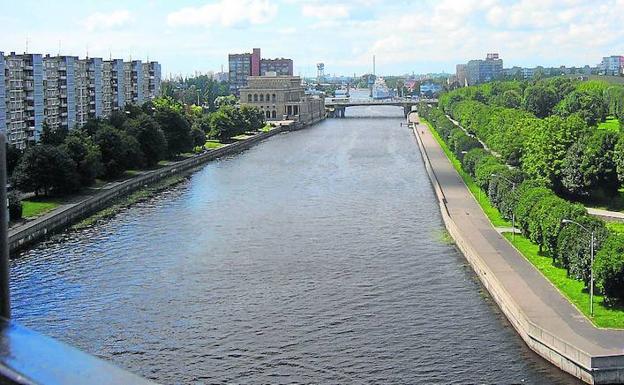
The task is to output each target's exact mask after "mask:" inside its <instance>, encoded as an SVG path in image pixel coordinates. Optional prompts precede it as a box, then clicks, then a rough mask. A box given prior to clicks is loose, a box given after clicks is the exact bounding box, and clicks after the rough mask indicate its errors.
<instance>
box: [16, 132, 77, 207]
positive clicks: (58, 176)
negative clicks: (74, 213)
mask: <svg viewBox="0 0 624 385" xmlns="http://www.w3.org/2000/svg"><path fill="white" fill-rule="evenodd" d="M13 183H14V185H15V186H16V187H17V188H18V189H20V190H22V191H27V192H28V191H34V192H35V194H36V195H38V194H39V193H40V192H43V193H44V194H45V195H48V194H50V193H51V192H53V193H55V194H62V193H66V192H72V191H75V190H77V188H78V187H79V176H78V173H77V172H76V164H75V163H74V162H73V161H72V159H71V158H70V157H69V155H67V153H66V152H64V151H62V150H61V149H59V148H57V147H54V146H51V145H48V144H42V145H37V146H33V147H31V148H29V149H27V150H26V151H25V152H24V156H23V157H22V159H21V160H20V163H19V164H18V165H17V167H16V168H15V172H14V174H13Z"/></svg>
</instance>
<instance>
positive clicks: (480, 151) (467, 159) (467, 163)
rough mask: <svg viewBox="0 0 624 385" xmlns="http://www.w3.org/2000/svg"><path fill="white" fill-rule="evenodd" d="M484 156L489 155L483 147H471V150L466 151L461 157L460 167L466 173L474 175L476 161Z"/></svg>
mask: <svg viewBox="0 0 624 385" xmlns="http://www.w3.org/2000/svg"><path fill="white" fill-rule="evenodd" d="M486 156H491V155H490V153H489V152H487V150H485V149H484V148H473V149H472V150H470V151H468V153H466V155H464V157H463V158H462V168H463V169H464V171H466V172H467V173H468V174H470V175H472V176H474V175H475V167H476V166H477V163H479V162H480V161H481V159H483V158H485V157H486Z"/></svg>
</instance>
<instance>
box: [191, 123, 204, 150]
mask: <svg viewBox="0 0 624 385" xmlns="http://www.w3.org/2000/svg"><path fill="white" fill-rule="evenodd" d="M191 137H193V146H194V147H203V146H204V144H206V134H205V133H204V131H202V130H200V129H199V128H193V129H192V130H191Z"/></svg>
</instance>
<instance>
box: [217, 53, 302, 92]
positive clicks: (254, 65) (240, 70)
mask: <svg viewBox="0 0 624 385" xmlns="http://www.w3.org/2000/svg"><path fill="white" fill-rule="evenodd" d="M228 64H229V72H228V73H229V81H230V90H231V91H233V92H235V93H238V91H239V90H240V89H241V88H243V87H245V86H246V85H247V77H249V76H264V75H265V74H266V73H267V72H275V73H277V74H278V75H284V76H292V75H293V61H292V60H291V59H283V58H282V59H262V58H261V55H260V48H254V49H253V51H252V52H251V53H242V54H230V55H228Z"/></svg>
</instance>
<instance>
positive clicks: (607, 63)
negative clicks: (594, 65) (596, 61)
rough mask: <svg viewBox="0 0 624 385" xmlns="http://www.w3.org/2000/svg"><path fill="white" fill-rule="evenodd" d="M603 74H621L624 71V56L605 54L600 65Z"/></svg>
mask: <svg viewBox="0 0 624 385" xmlns="http://www.w3.org/2000/svg"><path fill="white" fill-rule="evenodd" d="M599 67H600V72H601V73H602V74H603V75H610V76H619V75H622V74H623V71H624V56H615V55H614V56H605V57H603V58H602V62H601V63H600V65H599Z"/></svg>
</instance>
